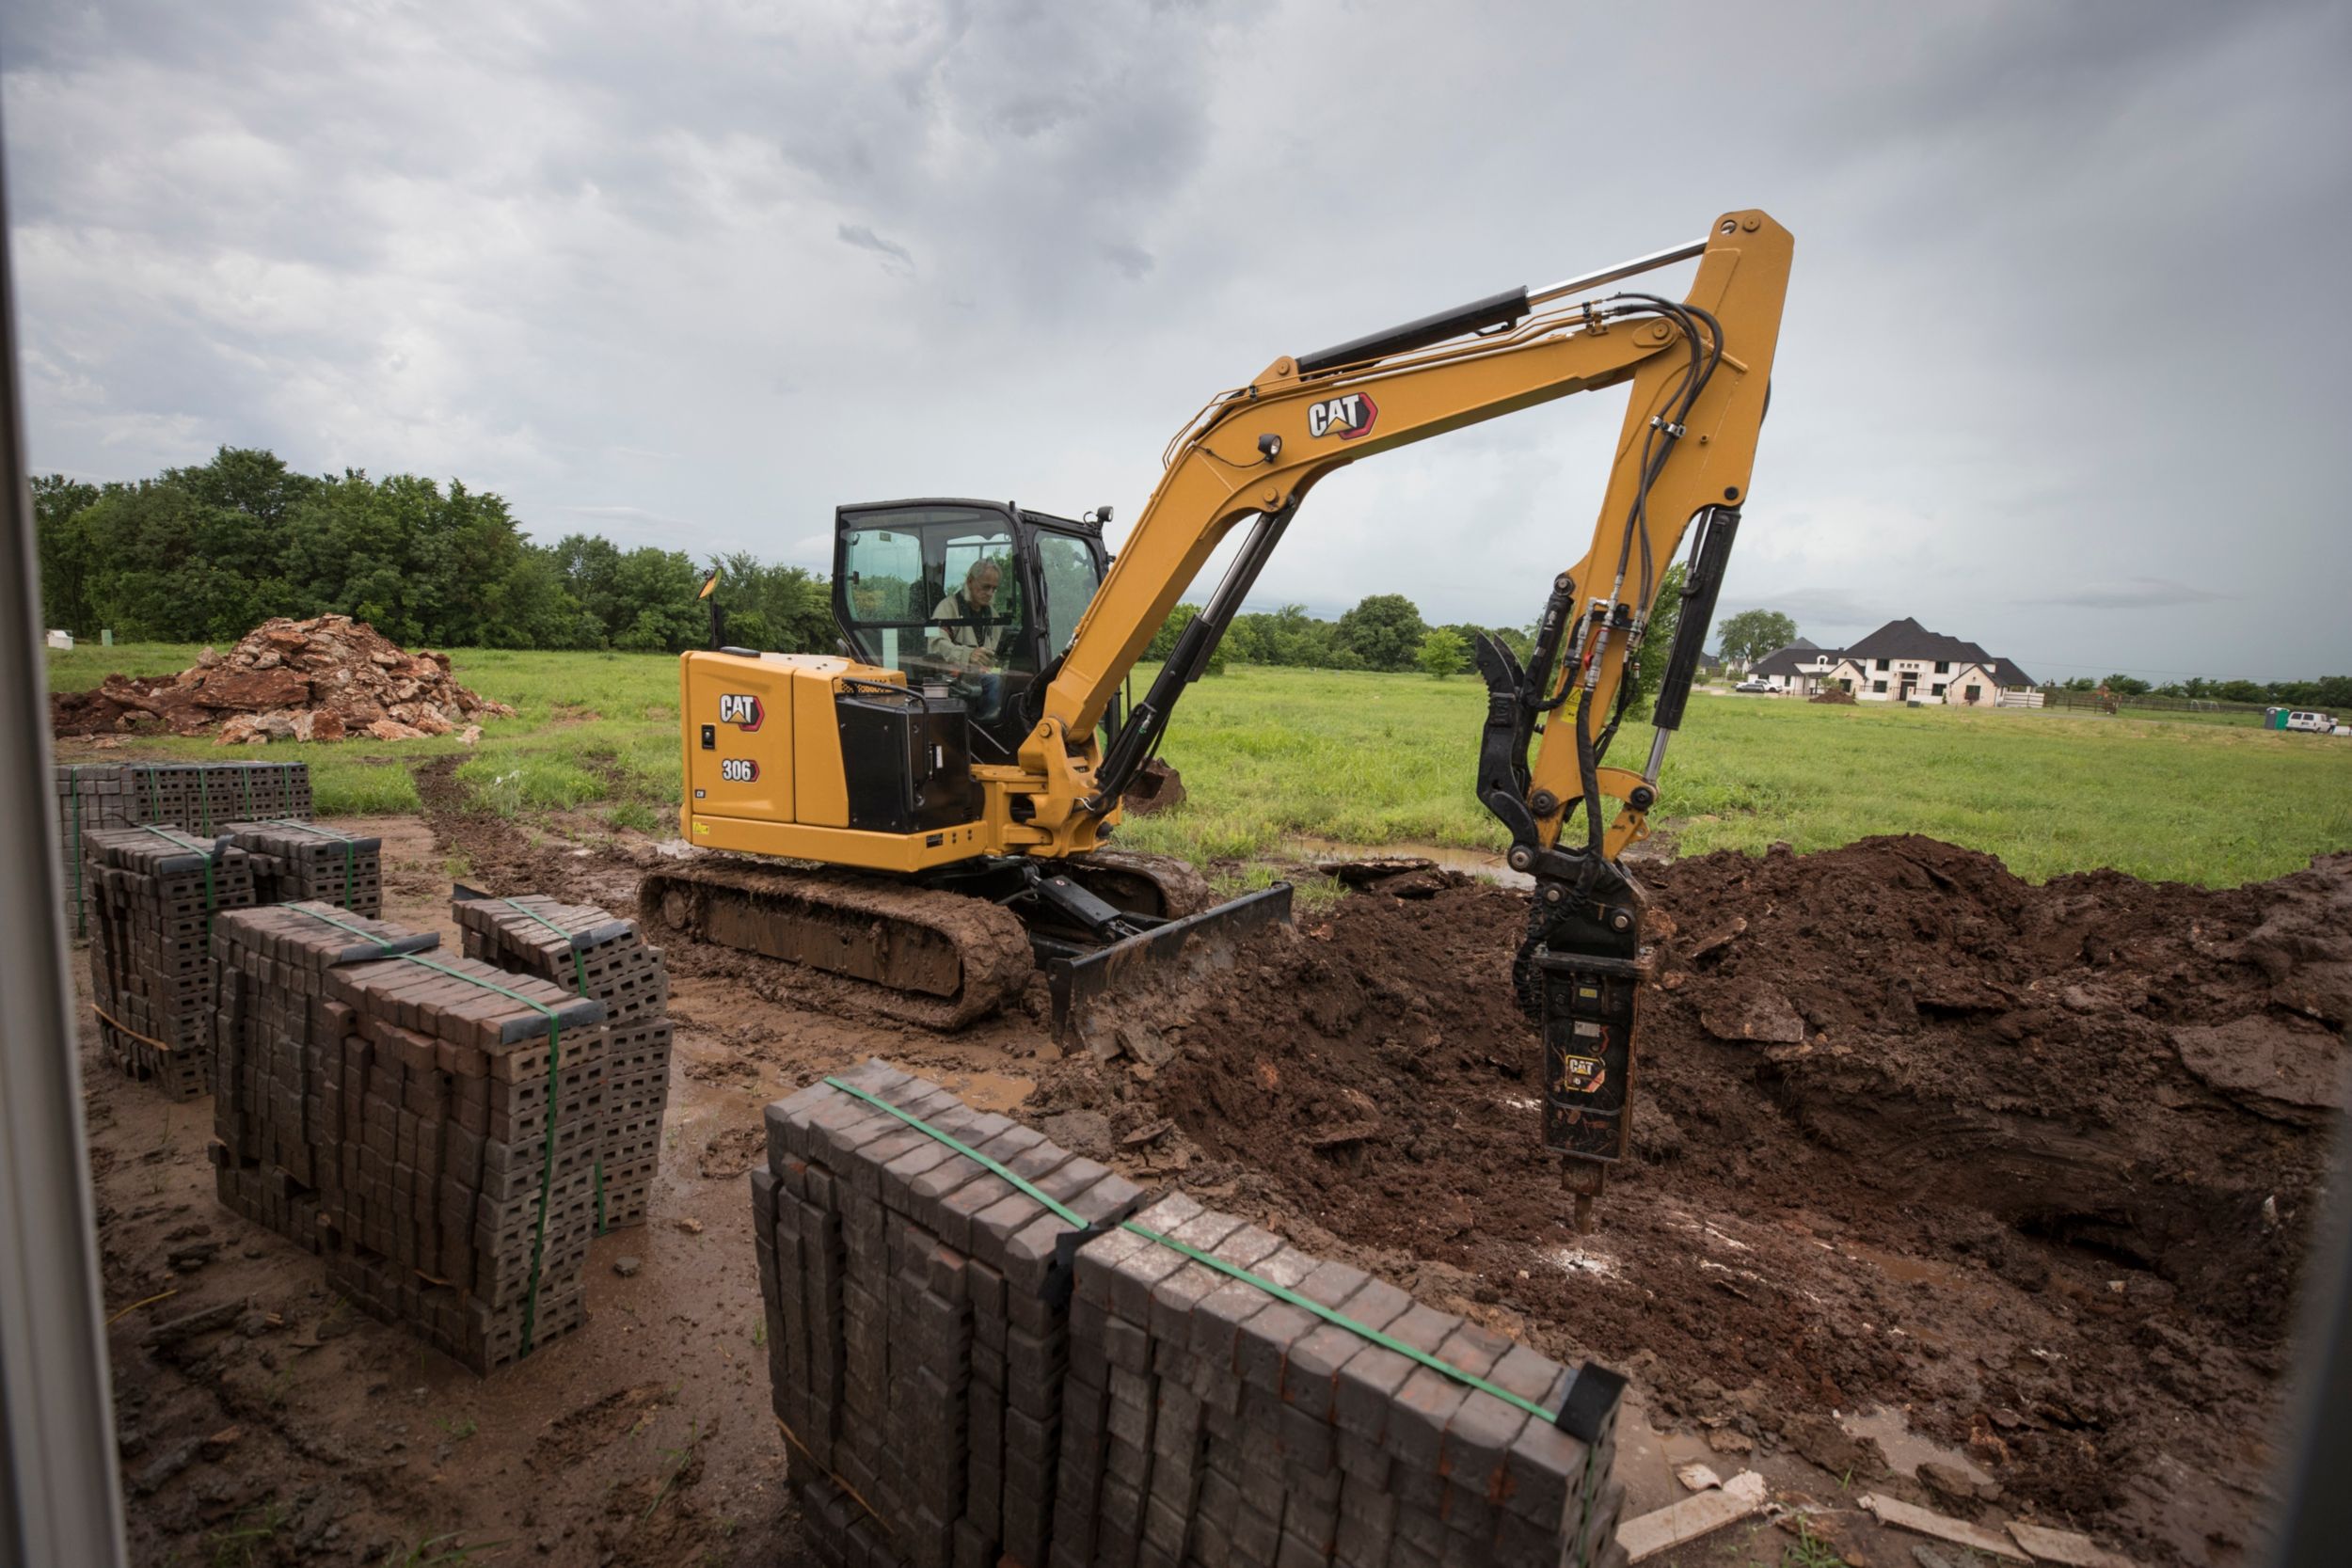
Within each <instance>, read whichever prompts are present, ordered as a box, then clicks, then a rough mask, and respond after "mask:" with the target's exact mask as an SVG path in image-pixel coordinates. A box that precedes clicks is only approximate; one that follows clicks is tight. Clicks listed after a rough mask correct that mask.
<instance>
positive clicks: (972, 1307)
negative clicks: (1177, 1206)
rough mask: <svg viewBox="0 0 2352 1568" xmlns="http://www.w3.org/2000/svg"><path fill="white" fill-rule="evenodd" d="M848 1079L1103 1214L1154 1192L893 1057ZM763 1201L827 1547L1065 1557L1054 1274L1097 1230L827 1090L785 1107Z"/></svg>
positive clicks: (986, 1565) (970, 1561)
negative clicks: (1065, 1250) (1057, 1517)
mask: <svg viewBox="0 0 2352 1568" xmlns="http://www.w3.org/2000/svg"><path fill="white" fill-rule="evenodd" d="M844 1077H845V1081H848V1082H852V1083H855V1084H856V1085H859V1086H860V1087H861V1088H864V1089H866V1090H867V1091H868V1092H870V1093H874V1094H878V1095H882V1096H884V1097H886V1098H887V1099H888V1100H889V1101H891V1102H892V1103H894V1104H896V1105H898V1106H899V1107H900V1108H902V1109H904V1110H906V1111H908V1112H910V1113H911V1114H913V1115H915V1116H918V1117H923V1118H924V1119H925V1120H926V1121H927V1122H929V1123H930V1125H931V1126H932V1127H935V1128H937V1129H939V1130H940V1131H941V1132H946V1133H947V1134H948V1135H949V1136H951V1137H954V1138H956V1139H957V1140H959V1141H960V1142H961V1143H963V1144H964V1145H965V1146H966V1147H968V1148H974V1149H976V1150H977V1151H979V1152H980V1153H983V1154H986V1155H988V1156H990V1157H991V1158H993V1159H994V1160H996V1161H998V1162H1000V1163H1002V1164H1005V1165H1006V1166H1007V1167H1008V1168H1009V1169H1011V1170H1013V1171H1015V1172H1016V1173H1018V1174H1020V1175H1021V1176H1023V1177H1025V1179H1027V1180H1030V1181H1032V1182H1034V1183H1036V1185H1037V1186H1038V1187H1039V1188H1040V1189H1041V1190H1042V1191H1044V1192H1045V1193H1047V1194H1049V1195H1051V1196H1054V1197H1055V1198H1056V1199H1057V1200H1058V1201H1059V1202H1061V1203H1062V1204H1064V1205H1066V1206H1067V1207H1068V1208H1070V1209H1071V1210H1072V1211H1073V1212H1076V1213H1078V1214H1080V1215H1082V1216H1084V1217H1085V1218H1086V1219H1087V1220H1088V1221H1089V1222H1095V1221H1104V1220H1110V1219H1115V1218H1118V1217H1120V1216H1123V1215H1124V1214H1126V1213H1127V1212H1129V1211H1131V1210H1132V1209H1133V1208H1134V1207H1135V1206H1136V1203H1137V1202H1138V1201H1140V1199H1141V1197H1142V1194H1141V1192H1140V1191H1139V1190H1138V1189H1137V1188H1136V1186H1135V1185H1134V1184H1133V1183H1131V1182H1128V1181H1126V1180H1121V1179H1120V1177H1118V1176H1116V1175H1114V1174H1112V1172H1111V1171H1110V1170H1109V1169H1108V1168H1107V1167H1105V1166H1104V1165H1102V1164H1097V1163H1096V1162H1094V1161H1092V1160H1088V1159H1083V1158H1080V1157H1077V1156H1073V1155H1072V1154H1071V1153H1069V1152H1068V1151H1067V1150H1065V1149H1062V1148H1057V1146H1055V1145H1053V1144H1051V1143H1048V1142H1047V1141H1046V1140H1045V1139H1044V1138H1043V1137H1041V1136H1040V1135H1039V1134H1038V1133H1036V1132H1032V1131H1030V1130H1029V1129H1027V1128H1025V1127H1022V1126H1021V1125H1020V1124H1019V1123H1017V1122H1014V1121H1012V1120H1011V1119H1009V1117H1001V1116H994V1115H990V1114H987V1113H983V1112H977V1111H972V1110H968V1109H966V1108H965V1107H963V1106H962V1105H961V1103H960V1102H959V1101H957V1100H956V1099H955V1097H954V1096H953V1095H950V1094H948V1093H947V1092H946V1091H945V1090H943V1089H938V1088H935V1087H933V1086H932V1085H929V1084H925V1083H923V1082H921V1081H920V1080H915V1079H910V1078H908V1077H907V1076H906V1075H905V1074H903V1073H900V1072H897V1071H895V1070H893V1069H889V1068H887V1067H884V1066H883V1065H882V1064H881V1063H879V1062H869V1063H867V1064H866V1065H865V1066H864V1067H862V1068H859V1069H855V1070H854V1071H852V1072H850V1073H849V1074H845V1075H844ZM752 1192H753V1201H754V1210H755V1214H756V1215H757V1222H756V1230H757V1237H758V1243H759V1269H760V1281H761V1287H762V1291H763V1292H764V1294H765V1296H766V1298H767V1303H768V1316H769V1340H768V1343H769V1364H770V1369H771V1373H772V1383H773V1389H774V1396H775V1407H776V1416H777V1419H778V1420H779V1421H780V1422H781V1423H782V1424H783V1426H784V1428H785V1430H786V1432H787V1433H788V1434H789V1436H790V1439H791V1442H792V1445H793V1457H792V1465H793V1466H794V1469H795V1473H796V1476H798V1477H799V1479H800V1480H801V1481H802V1499H803V1505H804V1512H805V1513H806V1515H807V1518H808V1521H809V1526H810V1531H809V1533H810V1535H811V1537H812V1539H813V1540H814V1541H815V1543H816V1544H817V1547H818V1551H819V1552H820V1553H821V1554H822V1555H823V1556H824V1557H825V1558H826V1560H828V1561H829V1562H831V1563H833V1564H835V1565H836V1568H842V1565H849V1564H857V1565H861V1568H862V1565H865V1564H877V1565H879V1564H885V1563H891V1564H896V1563H907V1564H915V1565H920V1568H949V1565H951V1564H953V1565H964V1568H994V1565H995V1564H996V1563H997V1562H998V1561H999V1560H1005V1561H1009V1562H1014V1563H1021V1564H1034V1565H1036V1568H1043V1565H1044V1563H1045V1561H1046V1553H1047V1549H1048V1545H1049V1541H1050V1535H1051V1530H1052V1526H1053V1497H1054V1482H1055V1478H1056V1475H1057V1471H1058V1469H1059V1463H1060V1435H1061V1433H1060V1428H1061V1383H1062V1370H1063V1368H1064V1366H1065V1364H1066V1361H1067V1357H1068V1324H1069V1307H1068V1298H1067V1292H1066V1291H1062V1292H1059V1293H1058V1299H1057V1292H1056V1291H1052V1290H1050V1289H1049V1275H1054V1274H1055V1270H1054V1268H1053V1265H1054V1263H1055V1261H1056V1256H1057V1247H1058V1246H1059V1245H1060V1244H1061V1243H1063V1242H1064V1240H1065V1239H1066V1238H1075V1237H1077V1236H1079V1235H1081V1234H1083V1233H1084V1227H1079V1226H1073V1225H1071V1224H1069V1223H1068V1222H1066V1221H1065V1220H1063V1219H1062V1218H1060V1217H1058V1216H1057V1215H1056V1214H1054V1213H1053V1212H1051V1211H1050V1210H1048V1209H1047V1208H1046V1207H1045V1206H1043V1205H1042V1204H1040V1203H1039V1202H1037V1201H1036V1200H1035V1199H1033V1198H1030V1197H1027V1196H1023V1195H1022V1194H1021V1193H1020V1192H1018V1191H1017V1190H1016V1189H1015V1188H1014V1187H1013V1186H1012V1185H1011V1183H1009V1182H1008V1181H1006V1180H1003V1179H1002V1178H1001V1177H998V1176H995V1175H993V1174H991V1173H990V1172H989V1171H988V1170H987V1169H986V1168H985V1167H984V1166H982V1165H981V1164H979V1163H978V1162H977V1161H975V1160H971V1159H968V1158H966V1157H964V1156H962V1155H961V1154H958V1153H957V1152H956V1151H955V1150H953V1149H952V1148H948V1147H947V1146H946V1145H945V1144H941V1143H938V1142H935V1141H934V1140H932V1139H931V1138H930V1137H927V1136H926V1135H924V1134H923V1133H921V1132H916V1131H915V1130H914V1129H913V1128H911V1127H909V1126H908V1125H907V1124H905V1123H904V1122H902V1121H899V1120H898V1119H897V1118H896V1117H892V1116H890V1115H889V1114H888V1113H886V1112H882V1111H880V1110H878V1109H876V1108H875V1107H873V1106H871V1105H869V1104H867V1103H866V1102H864V1101H859V1100H857V1099H856V1098H855V1097H853V1096H851V1095H849V1094H847V1093H844V1092H842V1091H841V1090H838V1089H835V1088H833V1087H831V1086H829V1085H823V1084H818V1085H811V1086H810V1087H809V1088H807V1089H804V1090H803V1091H802V1092H801V1093H799V1094H797V1095H795V1096H793V1097H792V1098H791V1099H790V1100H787V1101H783V1102H782V1103H780V1104H776V1105H771V1106H770V1107H769V1109H768V1165H767V1168H766V1169H764V1170H755V1172H754V1173H753V1177H752ZM1058 1277H1059V1278H1060V1279H1061V1280H1062V1281H1063V1282H1064V1283H1065V1284H1066V1282H1067V1279H1068V1274H1067V1270H1066V1269H1064V1270H1063V1271H1061V1272H1060V1274H1059V1276H1058Z"/></svg>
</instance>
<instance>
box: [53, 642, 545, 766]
mask: <svg viewBox="0 0 2352 1568" xmlns="http://www.w3.org/2000/svg"><path fill="white" fill-rule="evenodd" d="M49 711H50V727H51V729H52V730H53V731H55V733H56V734H58V735H103V734H105V733H107V732H109V731H130V730H138V729H142V728H163V729H168V730H170V731H171V732H172V733H173V734H175V735H202V734H205V733H207V732H208V731H216V734H217V738H218V740H219V742H220V744H222V745H224V746H235V745H266V744H268V743H269V742H271V741H273V740H294V741H311V740H339V739H342V738H343V737H344V736H348V735H351V734H354V733H357V732H365V733H366V734H368V735H370V736H373V737H374V738H376V739H378V740H414V739H417V738H420V737H421V736H428V735H450V734H453V733H455V732H456V731H458V730H459V729H460V728H461V727H464V726H466V725H467V723H468V721H471V720H475V719H483V718H512V717H513V716H514V712H515V710H514V709H513V708H511V707H509V706H507V705H505V704H503V703H496V702H491V701H489V700H488V699H486V698H485V697H482V696H479V695H477V694H476V693H474V692H472V691H469V690H468V689H466V688H464V687H462V686H460V685H458V684H457V682H456V681H455V680H454V679H453V678H452V677H451V674H450V661H449V656H448V655H447V654H438V653H414V654H412V653H409V652H407V651H406V650H405V649H402V648H400V647H397V646H395V645H394V644H393V643H392V642H391V641H389V640H388V639H386V638H385V637H383V636H382V635H380V634H379V633H378V632H377V631H376V630H375V628H374V627H373V626H369V625H368V624H367V623H366V622H364V621H354V620H353V619H351V617H349V616H348V615H322V616H319V617H318V618H317V619H315V620H310V621H290V620H282V619H281V620H276V621H265V622H263V623H262V625H261V626H257V627H255V628H254V629H253V630H252V631H250V632H248V633H246V636H245V638H244V639H243V641H239V642H238V643H237V645H236V646H235V647H233V648H231V649H230V650H229V652H228V653H226V654H222V653H219V652H217V651H216V650H214V649H211V648H207V649H205V650H204V652H203V654H202V655H201V656H200V657H199V658H198V659H197V661H196V663H195V664H193V665H191V666H190V667H189V668H187V669H185V670H183V671H181V672H180V673H178V674H176V675H171V676H160V677H153V678H149V677H144V676H140V677H134V676H129V675H119V674H117V675H108V676H107V677H106V679H105V680H104V681H103V683H102V684H100V685H99V686H98V687H96V688H95V689H91V690H88V691H72V692H66V691H61V692H56V693H54V694H53V695H52V696H51V698H50V702H49Z"/></svg>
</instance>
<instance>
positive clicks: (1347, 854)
mask: <svg viewBox="0 0 2352 1568" xmlns="http://www.w3.org/2000/svg"><path fill="white" fill-rule="evenodd" d="M1282 842H1283V847H1285V848H1287V849H1290V850H1292V851H1294V852H1295V853H1297V854H1298V855H1300V856H1302V857H1304V858H1306V859H1308V860H1318V861H1376V860H1423V861H1435V862H1436V863H1438V865H1440V866H1442V867H1443V868H1444V869H1446V870H1448V871H1461V872H1467V873H1468V874H1469V875H1470V876H1472V877H1478V878H1482V879H1485V880H1486V881H1489V882H1493V883H1495V884H1496V885H1497V886H1500V887H1515V888H1522V889H1524V888H1532V887H1534V885H1535V879H1534V878H1533V877H1530V876H1528V875H1527V874H1526V873H1525V872H1522V871H1514V870H1512V869H1511V868H1510V867H1509V866H1507V865H1505V864H1503V863H1502V855H1501V854H1499V853H1497V852H1496V851H1494V850H1491V849H1464V848H1461V847H1456V846H1450V845H1444V844H1383V845H1378V846H1373V845H1368V844H1342V843H1341V842H1340V841H1339V840H1337V839H1335V838H1317V837H1315V836H1314V835H1313V834H1311V833H1294V834H1292V835H1291V836H1290V837H1289V838H1287V839H1285V840H1283V841H1282Z"/></svg>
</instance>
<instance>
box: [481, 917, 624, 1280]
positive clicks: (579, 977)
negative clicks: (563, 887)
mask: <svg viewBox="0 0 2352 1568" xmlns="http://www.w3.org/2000/svg"><path fill="white" fill-rule="evenodd" d="M499 902H500V903H501V904H503V905H505V906H506V907H507V908H508V909H510V910H513V911H515V912H516V914H526V915H529V916H530V917H531V918H532V919H533V920H535V921H537V922H538V923H539V924H540V925H542V926H545V927H547V928H548V930H550V931H553V932H554V933H555V934H556V935H557V936H559V937H562V938H563V939H564V942H565V944H566V945H569V944H570V942H571V940H572V933H571V932H569V931H567V930H565V929H564V927H561V926H558V925H557V924H556V923H555V922H554V921H552V920H549V919H548V917H547V916H546V915H543V914H541V913H540V912H539V911H537V910H527V909H524V908H523V906H522V902H521V900H519V899H516V898H501V899H500V900H499ZM572 981H573V989H574V990H578V991H579V992H580V995H582V996H585V995H587V994H588V960H587V959H585V958H581V957H580V949H579V948H578V947H573V948H572ZM595 1169H596V1234H597V1235H599V1236H608V1235H611V1234H612V1228H611V1227H609V1226H607V1225H606V1224H605V1223H604V1160H603V1157H602V1156H598V1157H597V1159H596V1166H595Z"/></svg>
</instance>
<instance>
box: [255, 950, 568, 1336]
mask: <svg viewBox="0 0 2352 1568" xmlns="http://www.w3.org/2000/svg"><path fill="white" fill-rule="evenodd" d="M284 907H285V908H289V909H293V910H294V913H296V914H300V915H308V916H309V917H310V919H312V920H323V921H325V922H326V924H327V925H329V926H332V927H336V928H338V929H339V930H344V931H349V932H350V933H351V934H352V935H353V936H356V937H358V938H360V939H361V940H363V941H366V942H373V943H375V944H376V945H377V946H378V947H389V946H390V945H391V943H389V942H386V941H385V940H384V939H383V938H382V937H379V936H377V935H376V934H375V933H374V932H373V931H363V930H361V929H359V927H357V926H351V925H346V924H345V923H344V922H342V921H340V920H338V919H336V918H335V917H334V916H333V915H331V914H322V913H320V912H319V911H316V910H306V909H301V908H298V907H296V906H294V905H287V906H284ZM384 956H385V957H386V958H397V959H399V960H400V961H401V962H403V963H412V964H415V965H417V966H418V967H419V968H420V969H430V970H433V971H435V972H436V973H437V974H446V975H448V976H449V977H450V978H451V979H453V980H463V981H465V982H466V983H467V984H468V985H469V986H480V987H481V988H482V989H483V990H494V991H496V992H498V993H499V994H500V995H501V996H507V997H512V998H513V999H514V1000H516V1001H517V1002H519V1003H521V1004H522V1005H523V1006H526V1007H530V1008H532V1009H533V1010H535V1011H536V1012H538V1013H539V1014H540V1015H541V1016H542V1017H544V1018H546V1020H547V1021H548V1151H547V1154H546V1156H545V1157H544V1158H543V1159H542V1160H541V1161H540V1164H539V1226H538V1229H537V1231H536V1232H535V1233H534V1234H533V1235H532V1239H531V1284H530V1286H529V1287H528V1288H527V1289H526V1290H525V1291H524V1292H523V1349H522V1354H525V1355H529V1354H531V1347H532V1344H533V1343H534V1342H535V1340H536V1335H537V1331H538V1326H539V1265H540V1263H541V1261H542V1259H544V1258H545V1256H546V1253H547V1247H548V1198H549V1197H551V1196H553V1194H554V1192H555V1113H556V1108H557V1105H558V1104H559V1102H560V1101H561V1100H562V1096H563V1078H562V1073H563V1069H564V1044H563V1028H562V1025H561V1024H559V1023H558V1022H557V1021H556V1017H555V1009H554V1008H553V1007H550V1006H548V1005H547V1004H546V1003H544V1002H537V1001H533V1000H532V998H530V997H528V996H525V995H524V994H523V993H522V992H520V991H518V990H509V989H507V988H506V987H504V986H501V985H500V984H499V983H498V982H497V981H495V980H485V979H484V978H483V977H482V976H481V975H479V974H467V973H466V972H465V971H464V970H462V969H452V968H450V967H449V965H447V964H443V963H435V962H434V961H433V960H432V959H431V958H426V957H424V956H423V955H422V954H421V953H386V954H385V955H384Z"/></svg>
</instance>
